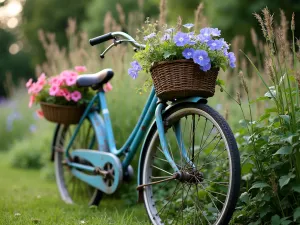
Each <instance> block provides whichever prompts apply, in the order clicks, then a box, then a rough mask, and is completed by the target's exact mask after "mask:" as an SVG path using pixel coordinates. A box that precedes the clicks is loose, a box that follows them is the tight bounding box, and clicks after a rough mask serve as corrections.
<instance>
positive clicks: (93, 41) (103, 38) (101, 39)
mask: <svg viewBox="0 0 300 225" xmlns="http://www.w3.org/2000/svg"><path fill="white" fill-rule="evenodd" d="M111 39H114V36H113V35H112V34H111V33H107V34H104V35H101V36H99V37H95V38H92V39H90V44H91V45H92V46H94V45H97V44H101V43H103V42H106V41H108V40H111Z"/></svg>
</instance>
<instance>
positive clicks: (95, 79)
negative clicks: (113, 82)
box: [76, 69, 114, 89]
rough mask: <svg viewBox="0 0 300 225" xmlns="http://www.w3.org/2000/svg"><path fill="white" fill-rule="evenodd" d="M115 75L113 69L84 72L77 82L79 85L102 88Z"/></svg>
mask: <svg viewBox="0 0 300 225" xmlns="http://www.w3.org/2000/svg"><path fill="white" fill-rule="evenodd" d="M113 76H114V72H113V70H112V69H104V70H101V71H99V72H98V73H94V74H83V75H80V76H78V77H77V81H76V84H77V86H78V87H92V88H93V89H97V88H100V87H101V86H102V85H103V84H105V83H107V82H108V81H109V80H110V79H111V78H112V77H113Z"/></svg>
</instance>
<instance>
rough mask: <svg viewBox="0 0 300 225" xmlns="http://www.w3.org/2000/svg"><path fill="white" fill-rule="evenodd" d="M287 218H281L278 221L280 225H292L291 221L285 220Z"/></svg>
mask: <svg viewBox="0 0 300 225" xmlns="http://www.w3.org/2000/svg"><path fill="white" fill-rule="evenodd" d="M286 219H287V218H282V219H281V220H280V222H281V225H289V224H290V223H292V222H293V221H291V220H286Z"/></svg>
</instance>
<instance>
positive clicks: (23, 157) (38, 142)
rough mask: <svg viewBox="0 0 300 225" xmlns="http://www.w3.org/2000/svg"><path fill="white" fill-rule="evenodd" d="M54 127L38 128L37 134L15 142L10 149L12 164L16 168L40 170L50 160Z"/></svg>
mask: <svg viewBox="0 0 300 225" xmlns="http://www.w3.org/2000/svg"><path fill="white" fill-rule="evenodd" d="M51 128H52V126H46V127H43V129H42V127H38V128H37V129H40V130H39V131H37V133H35V134H32V135H27V136H26V137H24V138H23V139H22V140H20V141H15V142H14V144H13V145H12V146H11V148H10V152H9V155H10V164H11V166H12V167H15V168H22V169H40V168H42V167H43V166H44V165H45V164H46V162H47V161H49V159H50V153H51V141H52V132H51V130H52V129H51Z"/></svg>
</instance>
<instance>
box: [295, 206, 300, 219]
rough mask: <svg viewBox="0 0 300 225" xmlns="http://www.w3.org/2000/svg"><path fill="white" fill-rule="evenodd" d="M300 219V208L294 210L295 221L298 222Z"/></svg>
mask: <svg viewBox="0 0 300 225" xmlns="http://www.w3.org/2000/svg"><path fill="white" fill-rule="evenodd" d="M299 217H300V207H298V208H296V209H295V210H294V221H295V222H296V221H297V219H298V218H299Z"/></svg>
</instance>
